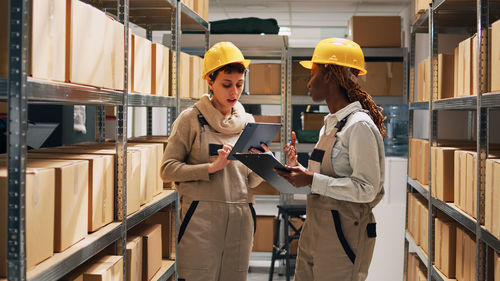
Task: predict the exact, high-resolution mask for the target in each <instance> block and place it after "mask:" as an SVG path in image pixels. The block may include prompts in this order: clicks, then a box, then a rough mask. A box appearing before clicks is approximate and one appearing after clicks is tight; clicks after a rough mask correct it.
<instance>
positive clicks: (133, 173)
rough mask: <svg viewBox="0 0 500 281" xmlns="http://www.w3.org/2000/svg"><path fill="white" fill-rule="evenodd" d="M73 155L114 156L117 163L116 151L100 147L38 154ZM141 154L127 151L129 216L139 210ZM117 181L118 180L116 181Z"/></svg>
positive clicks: (56, 149)
mask: <svg viewBox="0 0 500 281" xmlns="http://www.w3.org/2000/svg"><path fill="white" fill-rule="evenodd" d="M61 150H62V151H64V153H73V154H97V155H112V156H113V158H114V159H113V161H114V163H115V162H116V161H117V157H116V149H107V148H99V147H85V146H59V147H56V148H42V149H39V150H38V152H46V153H51V152H59V153H61V152H62V151H61ZM140 157H141V156H140V153H139V152H138V151H135V150H132V149H127V215H130V214H132V213H134V212H136V211H137V210H139V208H140V205H141V202H140V199H141V197H140V179H141V175H140V172H141V169H140ZM115 181H116V180H115Z"/></svg>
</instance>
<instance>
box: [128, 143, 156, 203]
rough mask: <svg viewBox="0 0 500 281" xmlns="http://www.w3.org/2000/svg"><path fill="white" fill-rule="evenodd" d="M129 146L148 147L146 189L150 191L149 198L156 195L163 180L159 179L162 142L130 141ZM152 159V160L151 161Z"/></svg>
mask: <svg viewBox="0 0 500 281" xmlns="http://www.w3.org/2000/svg"><path fill="white" fill-rule="evenodd" d="M130 146H131V147H136V146H139V147H147V148H149V149H150V155H151V156H150V158H149V159H150V161H148V163H147V165H148V166H149V168H147V171H146V172H147V174H146V177H147V180H146V189H147V192H148V193H149V192H151V193H152V194H151V199H152V197H154V196H156V195H157V194H159V193H161V192H162V191H163V180H162V179H161V175H160V167H161V163H162V159H163V144H161V143H134V142H131V143H130ZM151 160H153V162H151ZM146 167H147V166H146ZM148 196H149V194H147V196H146V197H148Z"/></svg>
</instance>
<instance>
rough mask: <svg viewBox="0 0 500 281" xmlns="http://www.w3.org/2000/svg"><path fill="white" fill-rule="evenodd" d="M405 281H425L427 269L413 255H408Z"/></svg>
mask: <svg viewBox="0 0 500 281" xmlns="http://www.w3.org/2000/svg"><path fill="white" fill-rule="evenodd" d="M406 280H407V281H426V280H427V268H426V267H425V265H424V264H423V263H422V261H421V260H420V258H419V257H418V256H417V255H416V254H415V253H410V252H409V253H408V276H407V279H406Z"/></svg>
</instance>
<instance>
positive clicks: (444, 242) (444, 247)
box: [434, 216, 457, 278]
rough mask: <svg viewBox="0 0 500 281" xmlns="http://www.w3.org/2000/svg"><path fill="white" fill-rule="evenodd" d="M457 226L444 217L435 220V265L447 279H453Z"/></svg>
mask: <svg viewBox="0 0 500 281" xmlns="http://www.w3.org/2000/svg"><path fill="white" fill-rule="evenodd" d="M456 234H457V225H456V224H455V223H454V222H453V221H452V220H450V219H448V218H445V217H439V216H438V217H437V218H436V219H435V243H434V247H435V255H434V256H435V261H434V263H435V265H436V267H437V268H438V269H439V271H440V272H441V273H443V274H444V275H445V276H446V277H448V278H455V265H456V245H457V243H456Z"/></svg>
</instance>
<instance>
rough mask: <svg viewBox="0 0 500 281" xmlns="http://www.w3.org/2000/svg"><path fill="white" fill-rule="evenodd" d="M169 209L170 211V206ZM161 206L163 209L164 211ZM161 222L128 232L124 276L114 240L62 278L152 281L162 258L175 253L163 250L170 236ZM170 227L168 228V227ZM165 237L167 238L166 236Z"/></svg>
mask: <svg viewBox="0 0 500 281" xmlns="http://www.w3.org/2000/svg"><path fill="white" fill-rule="evenodd" d="M166 209H168V210H167V211H166V212H168V214H169V215H170V208H169V207H167V208H166ZM163 211H164V210H162V211H161V212H163ZM170 222H171V218H170V217H168V218H165V221H163V222H162V224H168V223H170ZM162 224H153V223H150V222H144V223H141V224H139V225H138V226H136V227H134V228H133V229H131V230H130V231H129V232H128V233H127V245H126V251H127V260H126V267H127V277H126V279H125V278H124V277H123V257H122V256H113V253H114V250H115V247H114V245H113V244H112V245H111V246H109V247H108V248H106V249H104V250H103V251H101V252H100V253H98V254H97V255H96V256H95V257H94V258H92V259H91V260H90V261H88V262H86V263H85V264H83V265H81V266H79V267H78V268H76V269H74V270H73V271H72V272H71V273H69V274H67V275H66V276H65V277H63V278H62V279H61V280H62V281H76V280H81V281H93V280H101V281H108V280H109V281H122V280H127V281H149V280H152V279H153V278H154V277H155V275H156V274H157V273H158V271H159V270H160V268H161V267H162V256H163V258H166V259H169V258H172V256H173V253H171V252H166V253H165V252H162V249H164V248H165V247H163V246H162V245H165V244H167V249H169V248H168V244H169V239H170V237H169V236H168V233H169V232H168V233H167V235H165V233H163V226H162ZM167 231H168V229H167ZM165 238H166V239H167V240H165Z"/></svg>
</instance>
